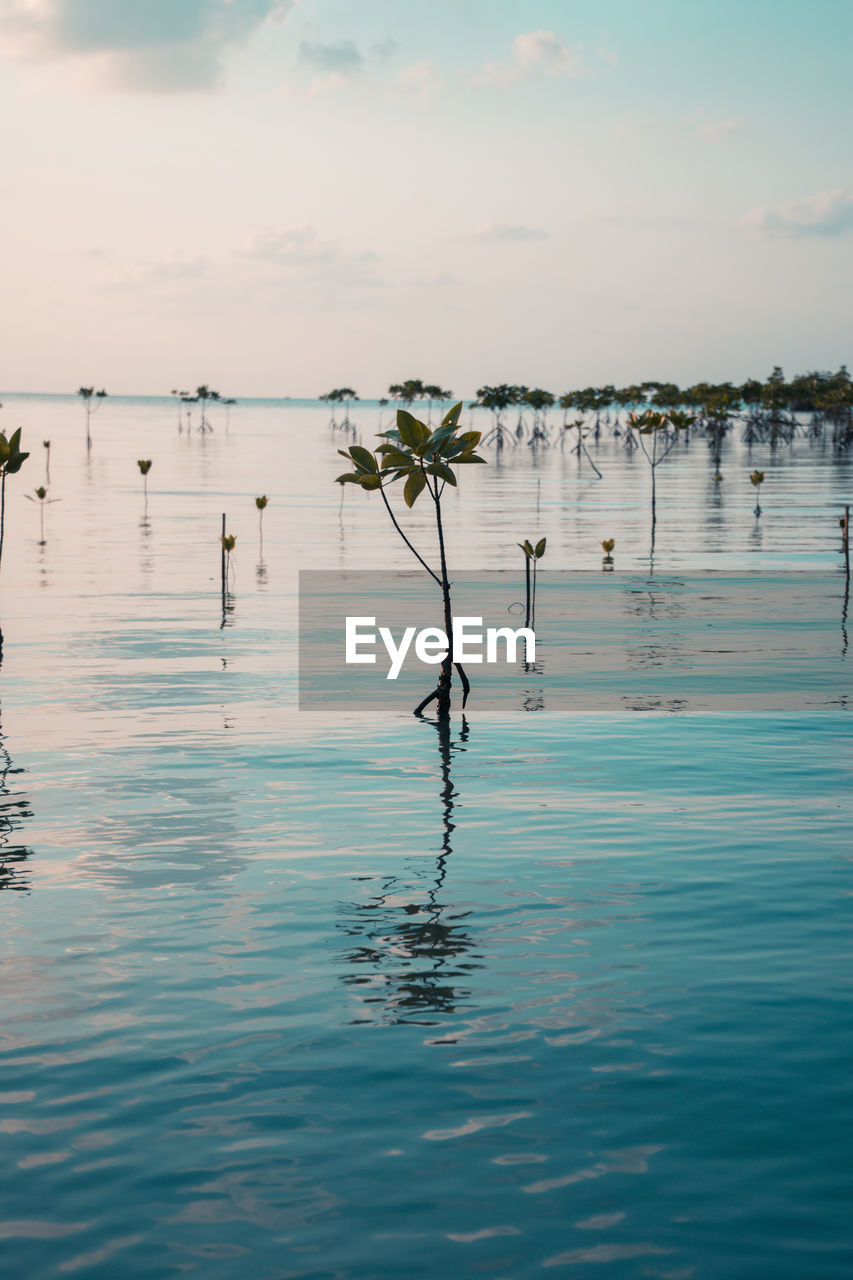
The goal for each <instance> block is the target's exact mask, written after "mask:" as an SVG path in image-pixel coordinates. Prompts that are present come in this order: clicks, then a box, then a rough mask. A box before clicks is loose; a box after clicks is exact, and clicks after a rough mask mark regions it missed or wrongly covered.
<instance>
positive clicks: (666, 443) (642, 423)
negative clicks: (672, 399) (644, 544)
mask: <svg viewBox="0 0 853 1280" xmlns="http://www.w3.org/2000/svg"><path fill="white" fill-rule="evenodd" d="M684 417H686V415H683V414H682V415H679V420H678V421H674V422H671V420H670V418H668V417H667V415H666V414H665V413H656V412H655V411H654V409H646V410H645V412H644V413H629V414H628V424H629V426H630V427H631V429H632V430H633V431H636V432H637V435H638V437H639V441H640V448H641V449H642V451H643V453H644V455H645V458H646V461H647V462H648V464H649V469H650V470H651V473H652V541H654V528H655V522H656V520H657V489H656V484H655V480H656V475H655V473H656V472H657V469H658V467H659V466H660V464H661V463H662V462H663V460H664V458H666V457H668V455H669V454H670V453H671V452H672V450H673V449H674V448H675V444H676V441H677V440H678V433H679V431H684V430H686V424H685V422H684V421H683V418H684ZM691 421H692V419H691ZM670 426H672V428H673V429H672V430H671V431H670V429H669V428H670ZM646 437H650V439H648V441H647V439H646ZM649 445H651V448H649Z"/></svg>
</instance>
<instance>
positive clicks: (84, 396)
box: [77, 387, 107, 449]
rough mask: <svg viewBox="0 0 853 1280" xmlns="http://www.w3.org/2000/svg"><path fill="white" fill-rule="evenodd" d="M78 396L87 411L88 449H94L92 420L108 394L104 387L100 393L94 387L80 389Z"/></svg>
mask: <svg viewBox="0 0 853 1280" xmlns="http://www.w3.org/2000/svg"><path fill="white" fill-rule="evenodd" d="M77 394H78V396H79V397H80V399H81V400H82V401H83V408H84V409H85V410H86V448H87V449H91V447H92V432H91V426H90V424H91V420H92V414H93V413H96V412H97V410H98V409H100V407H101V405H102V404H103V403H104V401H105V400H106V398H107V393H106V391H104V389H103V387H102V388H101V390H100V391H96V390H95V388H94V387H80V388H79V390H78V392H77Z"/></svg>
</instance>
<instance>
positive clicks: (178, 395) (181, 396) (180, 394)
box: [169, 387, 190, 434]
mask: <svg viewBox="0 0 853 1280" xmlns="http://www.w3.org/2000/svg"><path fill="white" fill-rule="evenodd" d="M169 394H170V395H173V396H174V397H175V400H176V402H177V405H178V434H180V432H181V430H182V429H183V413H184V405H185V403H186V401H187V400H188V399H189V394H190V393H189V392H188V391H178V390H177V388H176V387H173V388H172V390H171V391H170V393H169Z"/></svg>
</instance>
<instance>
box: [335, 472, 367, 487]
mask: <svg viewBox="0 0 853 1280" xmlns="http://www.w3.org/2000/svg"><path fill="white" fill-rule="evenodd" d="M335 484H361V476H357V475H356V474H355V472H354V471H345V472H344V474H343V475H342V476H337V477H336V479H335Z"/></svg>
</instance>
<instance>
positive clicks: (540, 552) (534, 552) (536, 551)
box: [515, 538, 548, 560]
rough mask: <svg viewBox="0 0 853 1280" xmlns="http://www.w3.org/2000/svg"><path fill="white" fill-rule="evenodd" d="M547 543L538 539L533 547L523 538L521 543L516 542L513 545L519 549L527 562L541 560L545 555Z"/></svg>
mask: <svg viewBox="0 0 853 1280" xmlns="http://www.w3.org/2000/svg"><path fill="white" fill-rule="evenodd" d="M547 541H548V539H547V538H540V539H539V541H538V542H537V543H536V546H535V547H534V545H533V543H532V542H530V540H529V539H528V538H525V539H524V541H523V542H517V543H516V544H515V545H516V546H517V547H521V549H522V551H523V552H524V554H525V555H526V556H527V559H528V560H541V559H542V557H543V556H544V554H545V544H546V542H547Z"/></svg>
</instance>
